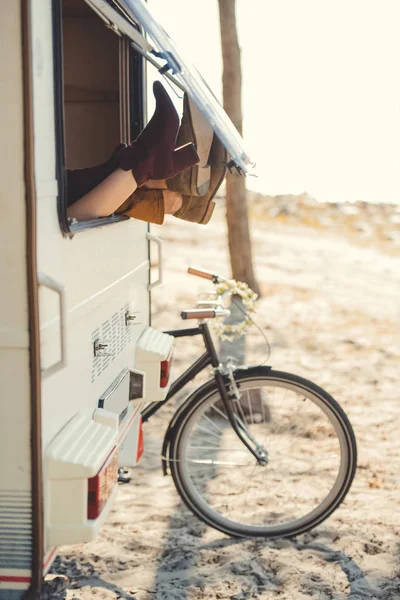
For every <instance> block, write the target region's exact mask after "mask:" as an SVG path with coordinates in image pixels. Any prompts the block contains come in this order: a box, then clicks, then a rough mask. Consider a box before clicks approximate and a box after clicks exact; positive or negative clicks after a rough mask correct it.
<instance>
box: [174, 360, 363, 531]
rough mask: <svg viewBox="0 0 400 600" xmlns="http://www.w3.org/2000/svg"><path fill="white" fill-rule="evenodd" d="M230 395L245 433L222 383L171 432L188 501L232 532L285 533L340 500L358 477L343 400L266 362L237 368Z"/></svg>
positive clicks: (316, 519)
mask: <svg viewBox="0 0 400 600" xmlns="http://www.w3.org/2000/svg"><path fill="white" fill-rule="evenodd" d="M235 381H236V385H237V387H238V390H239V392H240V399H236V400H231V402H232V407H233V409H234V412H235V414H236V419H237V420H238V422H239V423H241V424H242V426H243V427H244V431H245V432H246V436H247V438H248V439H250V440H252V442H253V443H254V444H257V445H258V447H259V448H262V449H263V451H265V453H266V455H267V457H268V459H267V464H266V465H260V464H258V462H257V460H256V459H255V457H254V456H253V455H252V454H251V453H250V452H249V450H248V449H247V448H246V447H245V445H244V444H243V442H241V440H240V439H239V438H238V436H237V435H236V433H235V432H234V430H233V429H232V426H231V424H230V422H229V419H228V417H227V414H226V410H225V408H224V405H223V403H222V401H221V398H220V394H219V392H218V389H217V387H216V385H212V384H208V385H206V386H203V388H200V390H198V392H196V393H194V394H193V396H192V399H191V401H189V402H188V403H187V405H186V409H185V410H184V411H183V413H182V415H181V416H180V419H179V420H178V422H177V425H176V426H175V430H174V436H173V440H172V442H171V445H170V454H169V458H170V461H169V463H170V468H171V473H172V476H173V479H174V482H175V485H176V488H177V490H178V492H179V494H180V496H181V497H182V499H183V500H184V502H185V503H186V505H187V506H188V507H189V508H190V509H191V510H192V511H193V512H194V513H195V514H196V515H197V516H198V517H199V518H200V519H202V520H203V521H204V522H205V523H207V524H208V525H211V526H212V527H214V528H216V529H218V530H220V531H223V532H224V533H227V534H228V535H232V536H239V537H258V536H260V537H282V536H292V535H297V534H299V533H302V532H304V531H307V530H309V529H311V528H312V527H314V526H315V525H317V524H318V523H321V521H323V520H324V519H326V518H327V517H328V516H329V515H330V514H331V513H332V512H333V511H334V510H335V509H336V508H337V507H338V506H339V504H340V503H341V502H342V500H343V499H344V497H345V496H346V494H347V492H348V490H349V488H350V486H351V483H352V480H353V478H354V474H355V469H356V460H357V451H356V441H355V436H354V433H353V430H352V427H351V424H350V422H349V420H348V418H347V417H346V415H345V413H344V412H343V410H342V409H341V407H340V406H339V404H338V403H337V402H336V401H335V400H334V399H333V398H332V397H331V396H330V395H329V394H328V393H327V392H325V391H324V390H323V389H321V388H320V387H318V386H316V385H315V384H313V383H311V382H309V381H307V380H306V379H303V378H301V377H297V376H296V375H290V374H288V373H283V372H280V371H273V370H270V369H269V368H265V367H257V368H252V369H249V370H248V371H246V370H242V371H238V372H237V373H236V374H235Z"/></svg>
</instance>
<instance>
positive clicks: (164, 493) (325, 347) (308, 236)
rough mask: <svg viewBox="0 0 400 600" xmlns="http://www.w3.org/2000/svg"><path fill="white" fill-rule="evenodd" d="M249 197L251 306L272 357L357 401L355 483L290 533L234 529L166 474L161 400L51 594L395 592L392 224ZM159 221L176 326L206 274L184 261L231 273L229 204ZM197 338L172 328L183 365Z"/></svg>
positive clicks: (148, 596) (157, 320)
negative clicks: (138, 452) (201, 217)
mask: <svg viewBox="0 0 400 600" xmlns="http://www.w3.org/2000/svg"><path fill="white" fill-rule="evenodd" d="M252 212H253V214H255V215H256V217H257V218H256V219H254V220H253V225H252V232H253V242H254V262H255V265H256V272H257V277H258V280H259V282H260V284H261V286H262V290H263V298H262V299H261V300H260V301H259V303H258V313H257V320H258V323H259V324H260V325H261V326H262V328H263V330H264V331H265V332H266V334H267V336H268V339H269V342H270V344H271V347H272V352H271V357H270V360H269V364H272V365H273V366H274V367H275V368H278V369H282V370H286V371H289V372H293V373H296V374H298V375H303V376H304V377H306V378H308V379H311V380H313V381H315V382H316V383H318V384H320V385H321V386H322V387H324V388H326V389H327V390H328V391H329V392H330V393H331V394H332V395H333V396H334V397H336V398H337V400H339V402H340V403H341V405H342V406H343V408H344V409H345V411H346V412H347V414H348V416H349V417H350V420H351V422H352V424H353V426H354V429H355V433H356V436H357V441H358V446H359V461H358V472H357V475H356V478H355V481H354V484H353V487H352V489H351V491H350V493H349V495H348V497H347V498H346V500H345V502H344V503H343V505H342V506H341V507H340V508H339V509H338V510H337V511H336V512H335V513H334V514H333V515H332V516H331V517H330V518H329V519H328V520H327V521H325V522H324V523H323V524H321V525H320V526H319V527H317V528H316V529H314V530H313V531H311V532H309V533H307V534H304V535H301V536H298V537H297V538H296V539H291V540H274V541H264V540H257V541H254V540H233V539H230V538H228V537H226V536H225V535H223V534H221V533H219V532H217V531H214V530H212V529H210V528H208V527H206V526H203V525H202V524H201V523H200V522H199V521H198V520H197V519H196V518H195V517H194V516H192V515H191V514H190V513H189V512H188V510H187V509H186V508H185V507H183V506H182V504H181V502H180V500H179V497H178V495H177V493H176V491H175V488H174V485H173V482H172V480H171V478H170V477H163V476H162V472H161V468H160V458H159V454H160V445H161V442H162V438H163V433H164V431H165V429H166V427H167V424H168V420H169V418H170V417H171V415H172V413H173V411H174V406H166V407H165V408H164V410H163V411H160V412H159V413H158V414H157V415H156V416H155V417H154V418H153V420H152V421H151V422H150V423H149V424H148V425H146V429H145V443H146V453H145V456H144V458H143V460H142V462H141V464H140V465H139V466H138V467H137V468H136V470H134V471H133V472H132V475H133V477H132V481H131V483H130V484H126V485H124V486H121V487H120V489H119V496H118V500H117V502H116V505H115V508H114V509H113V511H112V514H111V515H110V517H109V519H108V521H107V523H106V525H105V527H104V529H103V531H102V533H101V535H100V536H99V537H98V539H97V540H96V541H95V542H93V543H91V544H87V545H80V546H73V547H64V548H62V549H61V551H60V557H59V558H58V559H57V560H56V562H55V564H54V566H53V573H55V574H64V575H67V576H68V578H69V587H68V589H67V591H66V593H64V594H63V593H62V591H60V594H59V595H57V593H56V589H55V587H54V592H53V594H52V595H51V596H50V597H53V598H57V597H59V598H62V597H65V598H67V600H78V599H79V600H87V599H89V598H90V599H91V598H95V599H97V600H100V599H101V600H103V599H104V600H106V599H107V600H114V599H117V598H122V599H125V600H164V599H166V600H169V599H171V600H175V599H176V600H178V599H179V600H186V599H187V600H189V599H190V600H192V599H193V600H194V599H196V600H197V599H200V598H202V599H203V598H204V599H209V600H212V599H217V598H221V599H225V598H226V599H228V598H229V599H233V600H244V599H247V598H260V599H275V598H279V599H280V600H288V599H296V600H302V599H306V598H310V597H311V598H316V599H318V600H328V599H335V600H344V599H345V598H346V599H347V598H349V599H352V600H356V599H357V600H364V599H367V598H379V599H383V600H400V535H399V528H400V506H399V504H400V494H399V489H398V488H399V483H400V461H399V455H400V451H399V413H400V406H399V393H398V390H399V376H398V364H399V354H400V348H399V346H400V344H399V340H400V338H399V333H400V326H399V316H400V303H399V291H400V256H399V252H398V247H396V245H395V242H396V239H395V236H394V235H393V234H392V233H391V234H390V236H387V240H386V242H387V243H388V244H389V246H390V247H389V249H388V246H387V245H386V246H382V244H381V243H380V241H381V240H378V239H377V238H376V236H374V232H373V225H374V222H373V220H374V213H371V214H372V216H371V215H369V214H367V215H366V216H365V215H364V216H363V222H364V223H366V225H365V227H364V229H363V230H362V228H359V230H357V231H358V232H359V234H360V235H359V236H358V237H357V231H349V228H348V227H347V226H346V224H345V223H344V224H343V225H342V226H341V227H338V224H337V220H336V219H335V218H334V217H332V218H331V219H330V221H329V219H328V221H326V220H325V222H323V223H322V225H321V223H320V222H318V223H316V222H315V220H312V226H310V219H308V220H306V219H303V220H299V219H295V220H293V219H292V220H290V219H289V218H286V217H285V215H286V216H287V214H286V213H285V211H283V217H285V218H283V217H282V214H281V215H276V214H275V215H269V216H268V215H266V214H264V213H263V214H261V213H260V208H259V207H258V208H257V207H256V208H255V209H254V210H253V211H252ZM350 212H351V211H350ZM289 216H290V215H289ZM375 216H376V215H375ZM305 222H306V223H308V225H305V224H304V223H305ZM394 223H395V220H392V221H391V224H390V231H391V232H393V231H394V230H395V227H394ZM365 229H367V233H368V236H369V239H367V240H366V235H365ZM397 229H398V227H397ZM382 230H384V223H383V225H382V223H381V225H380V235H381V234H382ZM153 231H154V233H156V234H157V235H160V236H161V237H162V238H163V239H164V280H165V283H164V285H163V286H162V287H159V288H157V289H156V290H155V292H154V294H153V313H154V320H153V324H154V326H156V327H160V328H164V329H165V328H172V327H175V326H179V325H180V319H179V313H180V310H181V309H182V308H185V307H186V308H188V307H191V306H193V304H194V301H195V296H196V293H197V292H200V291H202V290H206V289H208V288H207V282H206V281H204V280H200V279H196V278H194V277H191V276H189V275H187V274H186V273H185V271H186V267H187V266H188V265H189V264H195V265H198V266H202V267H204V268H205V269H210V270H214V271H217V272H220V273H221V274H226V275H229V268H228V257H227V248H226V231H225V224H224V219H223V209H222V207H220V208H217V210H216V214H215V217H214V219H213V221H212V223H211V224H210V225H209V226H208V227H201V226H194V225H192V224H188V223H185V222H181V221H177V220H174V219H172V218H171V219H169V220H168V221H167V222H166V224H164V226H162V227H154V228H153ZM390 244H391V245H390ZM195 341H196V342H197V340H194V339H193V338H192V339H189V341H184V340H177V343H176V350H175V373H179V372H180V371H181V370H182V368H183V367H184V365H186V364H188V362H189V361H190V360H192V359H193V358H195V357H196V356H198V354H199V352H200V348H199V346H198V344H197V343H195ZM247 347H248V354H249V360H250V361H251V362H256V361H257V360H258V361H260V360H263V359H264V354H265V348H264V346H263V342H262V339H261V338H260V337H259V336H258V335H257V333H256V332H252V333H251V335H249V339H248V343H247ZM192 387H193V386H192ZM189 389H190V386H189ZM183 397H184V396H181V397H180V399H179V400H178V403H179V402H181V401H182V399H183Z"/></svg>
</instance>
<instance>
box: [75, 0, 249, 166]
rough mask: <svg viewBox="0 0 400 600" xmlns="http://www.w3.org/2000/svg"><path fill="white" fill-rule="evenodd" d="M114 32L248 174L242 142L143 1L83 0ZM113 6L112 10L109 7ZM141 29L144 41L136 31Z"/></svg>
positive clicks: (246, 158)
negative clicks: (171, 86)
mask: <svg viewBox="0 0 400 600" xmlns="http://www.w3.org/2000/svg"><path fill="white" fill-rule="evenodd" d="M85 2H86V3H87V4H88V5H89V6H90V7H91V8H92V9H93V10H94V11H95V12H96V13H97V14H98V15H99V16H100V17H101V18H102V19H103V20H104V21H105V23H106V25H107V26H108V27H110V28H111V29H112V30H113V31H115V33H117V34H118V35H121V36H126V37H128V38H129V39H130V40H131V44H132V46H133V47H134V48H135V50H136V51H137V52H139V53H140V54H142V55H143V56H144V57H145V58H146V59H147V60H148V61H149V62H151V63H152V64H153V65H154V66H155V67H156V68H157V69H158V71H159V72H160V73H161V74H162V75H163V76H164V77H167V78H168V79H170V80H171V81H173V82H174V83H175V84H176V85H177V86H178V87H179V88H180V89H181V90H183V91H186V92H187V93H188V95H189V96H190V97H191V99H192V100H193V101H194V102H195V104H196V105H197V106H198V107H199V109H200V110H201V112H202V113H203V115H204V116H205V117H206V119H207V120H208V122H209V123H210V125H211V127H212V128H213V130H214V132H215V134H216V135H217V136H218V138H219V139H220V141H221V143H222V144H223V145H224V146H225V148H226V150H227V152H228V154H229V155H230V158H231V163H230V164H231V165H232V166H235V167H236V168H237V169H238V171H239V172H241V173H244V174H246V173H248V172H249V170H251V168H252V167H253V166H254V161H253V160H252V159H251V158H250V156H249V154H248V153H247V151H246V149H245V145H244V141H243V139H242V137H241V136H240V134H239V133H238V131H237V129H236V128H235V126H234V125H233V123H232V121H231V120H230V118H229V117H228V115H227V114H226V112H225V111H224V109H223V108H222V106H221V104H220V103H219V102H218V100H217V99H216V98H215V96H214V94H213V93H212V91H211V90H210V88H209V87H208V85H207V83H206V82H205V81H204V79H203V77H202V76H201V75H200V73H199V72H198V70H197V69H196V67H195V66H194V65H193V64H191V63H190V62H189V61H186V60H185V59H184V57H183V56H182V54H181V52H180V51H179V50H178V48H177V46H176V44H175V42H174V41H173V40H172V39H171V38H170V37H169V35H168V34H167V33H166V31H165V30H164V29H163V27H162V26H161V25H160V23H158V22H157V21H156V19H155V18H154V17H153V15H152V14H151V11H150V9H149V7H148V6H147V4H146V3H145V2H144V1H143V0H111V2H107V1H106V0H85ZM111 4H113V5H114V6H115V8H113V7H112V6H111ZM138 25H139V26H140V27H142V28H143V30H144V32H145V33H146V34H147V35H148V36H149V38H150V40H151V41H149V40H148V39H146V38H145V37H144V36H143V35H142V34H141V33H140V31H139V30H138V28H137V26H138Z"/></svg>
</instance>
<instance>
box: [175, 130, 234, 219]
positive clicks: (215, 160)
mask: <svg viewBox="0 0 400 600" xmlns="http://www.w3.org/2000/svg"><path fill="white" fill-rule="evenodd" d="M226 158H227V157H226V150H225V148H224V147H223V145H222V144H221V142H220V141H219V139H218V138H217V136H216V135H214V139H213V143H212V146H211V151H210V155H209V158H208V163H209V165H210V184H209V187H208V190H207V192H206V193H205V194H204V195H203V196H195V195H193V194H191V195H187V194H183V195H182V206H181V208H180V209H179V210H177V211H176V212H175V213H174V217H178V218H179V219H184V220H185V221H191V222H192V223H201V224H202V225H205V224H206V223H208V222H209V220H210V219H211V216H212V214H213V211H214V208H215V203H214V202H213V199H214V197H215V195H216V193H217V191H218V189H219V188H220V186H221V184H222V182H223V180H224V179H225V174H226ZM167 183H168V181H167ZM168 187H169V186H168Z"/></svg>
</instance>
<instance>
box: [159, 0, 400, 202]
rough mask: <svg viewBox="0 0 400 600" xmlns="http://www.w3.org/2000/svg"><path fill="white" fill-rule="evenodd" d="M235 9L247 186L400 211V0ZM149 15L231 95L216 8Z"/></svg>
mask: <svg viewBox="0 0 400 600" xmlns="http://www.w3.org/2000/svg"><path fill="white" fill-rule="evenodd" d="M236 4H237V22H238V28H239V38H240V45H241V49H242V73H243V112H244V132H243V135H244V139H245V141H246V145H247V147H248V148H249V153H250V156H252V157H253V156H254V158H255V160H256V162H257V172H258V175H259V178H258V180H257V181H255V180H254V179H252V178H248V187H251V188H253V189H256V190H259V191H261V192H264V193H267V194H284V193H300V192H303V191H307V192H309V193H310V194H311V195H312V196H314V197H316V198H317V200H320V201H345V200H367V201H372V202H382V201H386V202H387V201H389V202H399V203H400V69H399V66H400V35H399V23H400V0H301V1H300V0H237V2H236ZM149 6H150V8H152V9H153V12H154V13H155V14H156V15H157V16H158V19H159V21H160V22H161V23H162V24H163V25H164V27H165V29H166V30H167V32H168V33H169V34H170V35H171V37H172V38H173V39H174V40H175V41H176V43H177V44H178V46H179V47H180V48H181V50H182V52H184V54H185V55H186V56H187V55H190V56H191V59H192V61H193V62H194V63H195V64H196V66H197V67H198V69H199V70H200V72H201V73H202V75H203V76H204V78H205V79H206V80H207V81H208V83H209V84H210V86H211V87H212V89H213V90H214V92H215V94H216V95H217V96H218V97H219V98H221V73H222V65H221V50H220V34H219V16H218V2H217V0H203V1H202V2H198V1H197V2H195V1H194V0H189V1H188V0H186V1H185V0H168V1H165V0H149Z"/></svg>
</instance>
